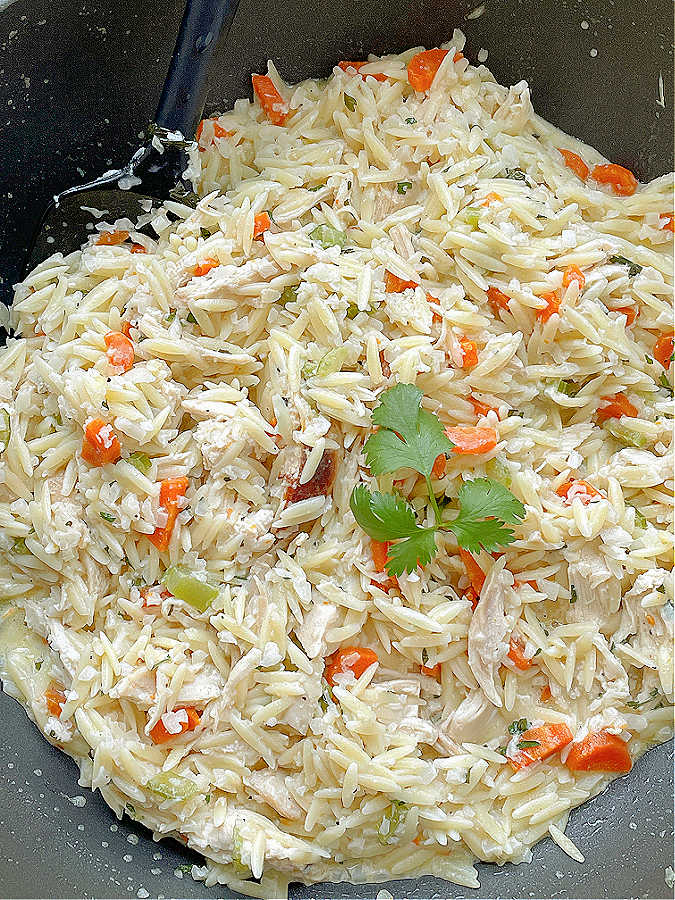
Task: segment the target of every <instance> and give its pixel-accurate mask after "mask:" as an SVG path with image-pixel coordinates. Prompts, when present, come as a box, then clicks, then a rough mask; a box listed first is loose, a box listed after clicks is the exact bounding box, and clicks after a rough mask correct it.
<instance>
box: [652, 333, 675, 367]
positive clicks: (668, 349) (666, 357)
mask: <svg viewBox="0 0 675 900" xmlns="http://www.w3.org/2000/svg"><path fill="white" fill-rule="evenodd" d="M653 352H654V359H658V361H659V362H660V363H661V365H662V366H663V368H664V369H668V368H670V361H671V358H672V356H673V335H672V334H662V335H661V337H660V338H659V339H658V340H657V342H656V343H655V344H654V351H653Z"/></svg>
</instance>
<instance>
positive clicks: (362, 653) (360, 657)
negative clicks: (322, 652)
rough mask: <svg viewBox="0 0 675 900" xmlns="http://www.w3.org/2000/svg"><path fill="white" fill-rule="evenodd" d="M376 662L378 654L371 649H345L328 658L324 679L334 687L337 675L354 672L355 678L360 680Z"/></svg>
mask: <svg viewBox="0 0 675 900" xmlns="http://www.w3.org/2000/svg"><path fill="white" fill-rule="evenodd" d="M375 662H377V653H375V651H374V650H371V649H370V648H369V647H343V648H342V649H341V650H336V651H335V653H332V654H331V655H330V656H329V657H327V659H326V668H325V669H324V670H323V677H324V678H325V679H326V681H327V682H328V684H329V685H330V686H331V687H333V686H334V684H335V676H336V675H339V674H341V673H342V672H353V673H354V678H360V677H361V675H363V673H364V672H365V671H366V669H367V668H368V666H371V665H372V664H373V663H375Z"/></svg>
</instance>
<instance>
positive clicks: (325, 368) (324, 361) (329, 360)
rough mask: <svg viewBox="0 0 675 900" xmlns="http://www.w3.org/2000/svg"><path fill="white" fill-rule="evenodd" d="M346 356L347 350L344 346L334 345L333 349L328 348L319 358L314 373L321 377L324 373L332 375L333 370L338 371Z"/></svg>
mask: <svg viewBox="0 0 675 900" xmlns="http://www.w3.org/2000/svg"><path fill="white" fill-rule="evenodd" d="M346 358H347V351H346V350H345V348H344V347H336V348H335V350H329V351H328V353H326V355H325V356H322V357H321V359H320V360H319V364H318V365H317V367H316V374H317V375H319V376H320V377H322V378H323V377H324V376H325V375H333V374H334V373H335V372H339V371H340V369H341V368H342V366H343V364H344V361H345V359H346Z"/></svg>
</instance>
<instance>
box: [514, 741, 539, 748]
mask: <svg viewBox="0 0 675 900" xmlns="http://www.w3.org/2000/svg"><path fill="white" fill-rule="evenodd" d="M539 744H540V741H518V749H519V750H527V749H528V747H538V746H539Z"/></svg>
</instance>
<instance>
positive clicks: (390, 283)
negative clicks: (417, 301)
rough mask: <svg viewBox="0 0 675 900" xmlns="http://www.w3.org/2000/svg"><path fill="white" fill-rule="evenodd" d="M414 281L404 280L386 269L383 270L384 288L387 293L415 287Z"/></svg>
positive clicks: (398, 292) (395, 292)
mask: <svg viewBox="0 0 675 900" xmlns="http://www.w3.org/2000/svg"><path fill="white" fill-rule="evenodd" d="M416 287H417V282H416V281H404V280H403V278H399V277H398V275H394V273H393V272H390V271H389V270H388V269H385V271H384V289H385V291H386V292H387V293H388V294H400V293H401V292H402V291H405V290H406V289H407V288H416Z"/></svg>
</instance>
